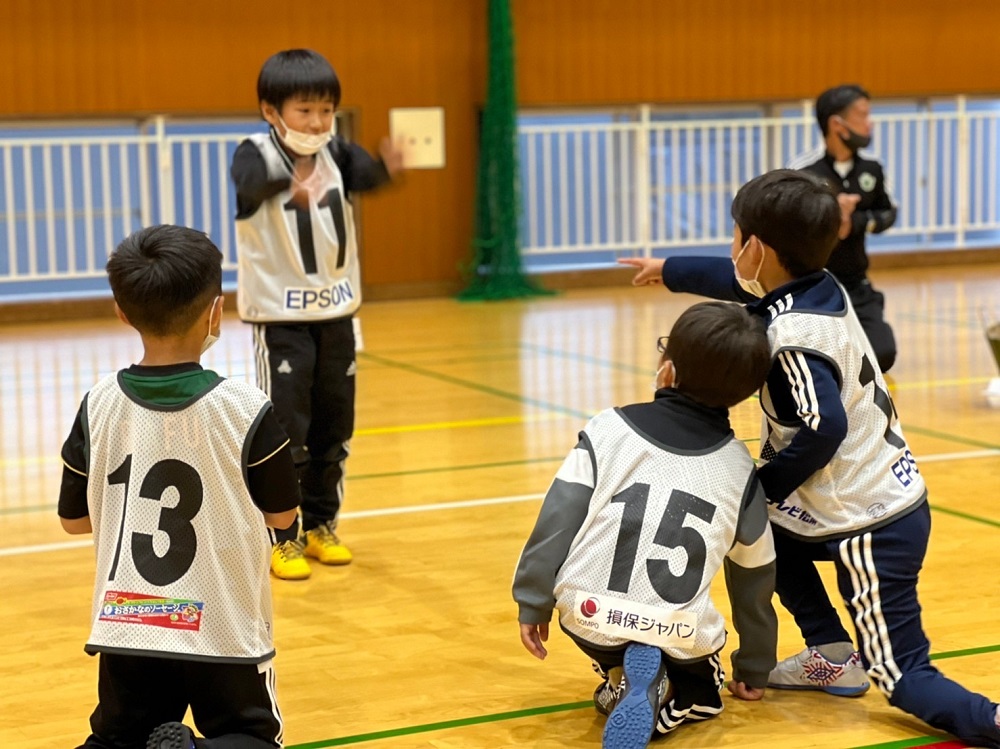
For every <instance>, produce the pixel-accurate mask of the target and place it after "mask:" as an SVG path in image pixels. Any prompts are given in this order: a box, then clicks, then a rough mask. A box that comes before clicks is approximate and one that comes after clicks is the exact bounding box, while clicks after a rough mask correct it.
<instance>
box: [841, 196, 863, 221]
mask: <svg viewBox="0 0 1000 749" xmlns="http://www.w3.org/2000/svg"><path fill="white" fill-rule="evenodd" d="M860 202H861V196H860V195H851V194H850V193H846V192H842V193H840V194H839V195H837V203H839V204H840V212H841V214H844V213H846V214H847V215H848V216H850V215H851V214H852V213H854V209H855V208H857V207H858V203H860Z"/></svg>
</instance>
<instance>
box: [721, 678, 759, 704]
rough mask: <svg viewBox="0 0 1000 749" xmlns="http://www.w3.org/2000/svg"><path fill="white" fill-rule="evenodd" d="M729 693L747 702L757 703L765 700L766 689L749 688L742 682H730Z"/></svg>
mask: <svg viewBox="0 0 1000 749" xmlns="http://www.w3.org/2000/svg"><path fill="white" fill-rule="evenodd" d="M729 691H730V692H732V693H733V694H734V695H736V696H737V697H739V698H740V699H741V700H746V701H747V702H756V701H757V700H760V699H763V698H764V688H763V687H761V688H760V689H757V688H756V687H748V686H747V685H746V684H744V683H743V682H742V681H731V682H729Z"/></svg>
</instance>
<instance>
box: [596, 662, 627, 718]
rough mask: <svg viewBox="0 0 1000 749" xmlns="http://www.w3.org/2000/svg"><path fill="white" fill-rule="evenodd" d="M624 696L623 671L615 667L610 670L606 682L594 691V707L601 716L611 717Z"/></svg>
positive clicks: (619, 667)
mask: <svg viewBox="0 0 1000 749" xmlns="http://www.w3.org/2000/svg"><path fill="white" fill-rule="evenodd" d="M621 694H622V669H621V666H615V667H614V668H611V669H609V670H608V673H607V674H606V675H605V677H604V681H602V682H601V683H600V685H598V687H597V689H595V690H594V707H595V708H596V710H597V712H599V713H600V714H601V715H610V714H611V711H612V710H614V709H615V705H617V704H618V698H619V697H621Z"/></svg>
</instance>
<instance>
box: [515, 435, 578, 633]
mask: <svg viewBox="0 0 1000 749" xmlns="http://www.w3.org/2000/svg"><path fill="white" fill-rule="evenodd" d="M595 474H596V464H595V461H594V452H593V449H592V448H591V445H590V441H589V440H588V439H587V435H586V433H584V432H581V433H580V442H579V443H578V444H577V446H576V447H575V448H573V450H572V451H571V452H570V454H569V455H568V456H567V457H566V460H565V461H563V464H562V467H561V468H560V469H559V472H558V473H557V474H556V477H555V479H554V480H553V481H552V485H551V486H550V487H549V491H548V493H547V494H546V495H545V500H544V501H543V502H542V509H541V510H540V511H539V513H538V520H537V521H535V528H534V530H532V531H531V535H530V536H529V537H528V543H527V544H526V545H525V547H524V551H522V552H521V558H520V560H518V563H517V569H516V570H515V572H514V590H513V593H514V600H515V601H516V602H517V606H518V615H517V620H518V621H519V622H521V623H522V624H544V623H546V622H548V621H549V620H550V619H551V618H552V609H553V608H554V607H555V594H554V591H555V582H556V574H557V573H558V572H559V568H560V567H562V565H563V562H565V561H566V556H567V555H568V554H569V549H570V546H571V545H572V543H573V539H574V538H576V534H577V533H579V531H580V528H582V527H583V523H584V521H585V520H586V519H587V513H588V511H589V510H590V499H591V497H592V495H593V493H594V482H595V479H596V475H595Z"/></svg>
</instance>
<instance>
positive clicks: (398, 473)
mask: <svg viewBox="0 0 1000 749" xmlns="http://www.w3.org/2000/svg"><path fill="white" fill-rule="evenodd" d="M565 458H566V456H565V455H561V456H559V457H556V458H526V459H525V460H505V461H502V462H499V463H470V464H468V465H462V466H439V467H437V468H415V469H413V470H411V471H388V472H386V473H363V474H359V475H357V476H351V475H350V474H348V475H347V476H346V479H347V481H363V480H365V479H385V478H393V477H396V476H418V475H420V474H424V473H449V472H451V471H475V470H478V469H481V468H506V467H509V466H523V465H530V464H532V463H556V462H558V461H560V460H565Z"/></svg>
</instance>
